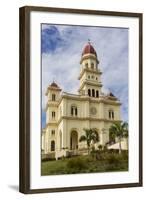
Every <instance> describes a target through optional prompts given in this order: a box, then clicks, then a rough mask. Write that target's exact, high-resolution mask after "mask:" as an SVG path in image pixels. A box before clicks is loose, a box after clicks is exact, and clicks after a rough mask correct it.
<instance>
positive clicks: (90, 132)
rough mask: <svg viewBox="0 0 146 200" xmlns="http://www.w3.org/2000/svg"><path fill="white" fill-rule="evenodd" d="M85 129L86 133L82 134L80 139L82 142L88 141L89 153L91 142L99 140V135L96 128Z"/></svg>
mask: <svg viewBox="0 0 146 200" xmlns="http://www.w3.org/2000/svg"><path fill="white" fill-rule="evenodd" d="M84 131H85V135H82V136H81V137H80V139H79V141H80V142H83V141H86V143H87V148H88V154H89V152H90V147H91V143H92V142H93V144H95V143H96V142H99V135H98V133H97V132H96V130H95V129H84Z"/></svg>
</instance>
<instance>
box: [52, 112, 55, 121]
mask: <svg viewBox="0 0 146 200" xmlns="http://www.w3.org/2000/svg"><path fill="white" fill-rule="evenodd" d="M52 119H55V112H54V111H53V112H52Z"/></svg>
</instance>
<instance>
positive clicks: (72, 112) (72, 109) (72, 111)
mask: <svg viewBox="0 0 146 200" xmlns="http://www.w3.org/2000/svg"><path fill="white" fill-rule="evenodd" d="M73 114H74V108H73V106H72V107H71V115H73Z"/></svg>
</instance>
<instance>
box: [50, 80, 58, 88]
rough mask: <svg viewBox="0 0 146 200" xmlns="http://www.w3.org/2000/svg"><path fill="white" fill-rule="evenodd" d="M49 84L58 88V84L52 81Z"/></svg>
mask: <svg viewBox="0 0 146 200" xmlns="http://www.w3.org/2000/svg"><path fill="white" fill-rule="evenodd" d="M50 86H52V87H56V88H59V87H58V85H57V84H56V83H55V82H54V81H53V82H52V83H51V85H50Z"/></svg>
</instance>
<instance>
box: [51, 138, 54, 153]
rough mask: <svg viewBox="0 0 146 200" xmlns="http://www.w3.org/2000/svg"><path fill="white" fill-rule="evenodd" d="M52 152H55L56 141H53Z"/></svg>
mask: <svg viewBox="0 0 146 200" xmlns="http://www.w3.org/2000/svg"><path fill="white" fill-rule="evenodd" d="M51 151H55V141H54V140H52V141H51Z"/></svg>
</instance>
